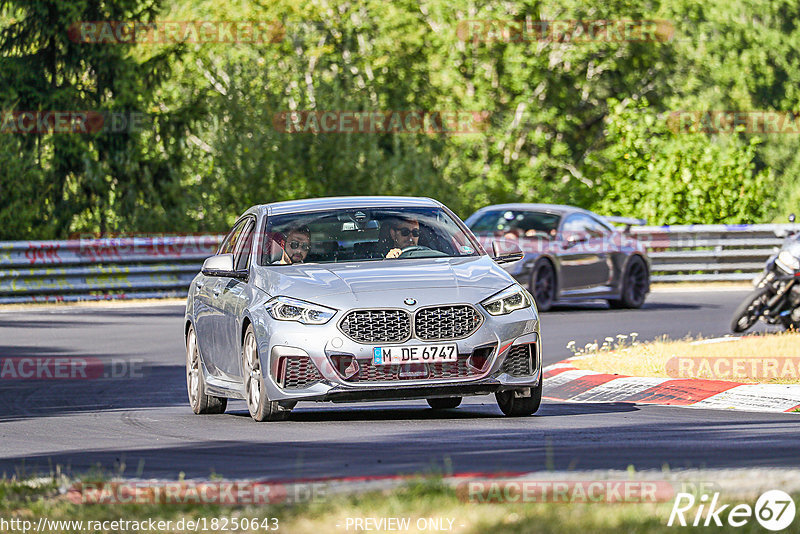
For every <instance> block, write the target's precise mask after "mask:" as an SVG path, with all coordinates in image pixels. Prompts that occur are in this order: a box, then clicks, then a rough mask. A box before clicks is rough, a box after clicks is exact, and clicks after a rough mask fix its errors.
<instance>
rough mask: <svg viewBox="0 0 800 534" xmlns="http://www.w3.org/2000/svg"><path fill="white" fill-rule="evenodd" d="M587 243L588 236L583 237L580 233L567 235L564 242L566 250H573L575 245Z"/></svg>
mask: <svg viewBox="0 0 800 534" xmlns="http://www.w3.org/2000/svg"><path fill="white" fill-rule="evenodd" d="M585 241H588V239H587V237H586V236H583V235H581V234H578V233H574V234H568V235H567V239H566V241H565V242H564V248H572V247H574V246H575V245H578V244H580V243H583V242H585Z"/></svg>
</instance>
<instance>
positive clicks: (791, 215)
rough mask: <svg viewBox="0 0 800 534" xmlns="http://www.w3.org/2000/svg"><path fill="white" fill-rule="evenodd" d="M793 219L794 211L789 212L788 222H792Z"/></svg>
mask: <svg viewBox="0 0 800 534" xmlns="http://www.w3.org/2000/svg"><path fill="white" fill-rule="evenodd" d="M794 219H795V217H794V213H790V214H789V222H790V223H793V222H794Z"/></svg>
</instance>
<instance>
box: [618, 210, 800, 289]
mask: <svg viewBox="0 0 800 534" xmlns="http://www.w3.org/2000/svg"><path fill="white" fill-rule="evenodd" d="M791 231H795V232H796V231H800V225H799V224H751V225H727V224H691V225H676V226H639V227H633V228H631V234H632V235H634V236H635V237H636V238H637V239H638V240H639V241H641V242H642V243H644V244H645V245H646V246H647V249H648V254H649V256H650V259H651V260H652V271H653V274H652V280H653V281H654V282H686V281H697V282H712V281H713V282H718V281H737V280H752V279H753V278H755V277H756V276H757V275H758V273H759V272H760V271H761V270H762V269H763V268H764V262H766V260H767V258H769V257H770V256H771V255H772V254H773V253H774V252H775V248H776V247H780V246H781V244H782V243H783V237H779V234H785V233H788V232H791Z"/></svg>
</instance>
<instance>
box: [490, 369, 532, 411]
mask: <svg viewBox="0 0 800 534" xmlns="http://www.w3.org/2000/svg"><path fill="white" fill-rule="evenodd" d="M543 385H544V381H543V377H541V375H540V377H539V385H538V386H536V387H535V388H531V395H530V397H515V396H514V390H507V391H498V392H497V393H495V394H494V396H495V399H497V405H498V406H499V407H500V411H501V412H503V413H504V414H505V415H507V416H509V417H525V416H528V415H532V414H535V413H536V412H537V411H539V406H541V404H542V387H543Z"/></svg>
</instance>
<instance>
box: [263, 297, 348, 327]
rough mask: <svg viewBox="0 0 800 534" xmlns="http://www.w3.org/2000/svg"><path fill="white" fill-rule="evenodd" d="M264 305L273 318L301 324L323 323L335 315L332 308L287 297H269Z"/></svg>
mask: <svg viewBox="0 0 800 534" xmlns="http://www.w3.org/2000/svg"><path fill="white" fill-rule="evenodd" d="M266 307H267V311H268V312H269V314H270V315H271V316H272V318H273V319H277V320H278V321H297V322H298V323H303V324H325V323H327V322H328V321H330V320H331V317H333V316H334V315H336V310H334V309H331V308H326V307H325V306H320V305H319V304H312V303H310V302H306V301H304V300H298V299H293V298H289V297H275V298H273V299H270V300H269V302H267V304H266Z"/></svg>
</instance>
